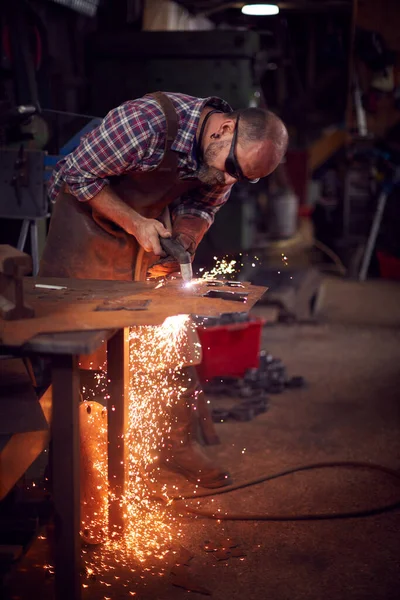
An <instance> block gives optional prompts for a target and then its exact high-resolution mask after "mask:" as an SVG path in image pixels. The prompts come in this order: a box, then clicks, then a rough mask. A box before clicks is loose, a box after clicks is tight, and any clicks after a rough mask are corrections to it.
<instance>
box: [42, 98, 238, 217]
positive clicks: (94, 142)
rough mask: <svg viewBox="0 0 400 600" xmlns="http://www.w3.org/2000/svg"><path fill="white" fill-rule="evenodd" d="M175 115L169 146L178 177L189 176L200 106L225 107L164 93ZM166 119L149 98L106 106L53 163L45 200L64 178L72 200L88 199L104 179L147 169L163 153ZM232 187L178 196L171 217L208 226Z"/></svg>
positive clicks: (214, 100) (208, 100)
mask: <svg viewBox="0 0 400 600" xmlns="http://www.w3.org/2000/svg"><path fill="white" fill-rule="evenodd" d="M167 95H168V96H169V98H170V100H171V101H172V103H173V105H174V107H175V110H176V112H177V115H178V120H179V129H178V134H177V137H176V139H175V141H174V143H173V144H172V150H174V151H175V152H177V154H178V175H179V178H181V179H183V178H184V179H195V178H196V175H195V172H196V170H197V168H198V162H197V157H196V151H195V148H196V130H197V126H198V123H199V119H200V114H201V111H202V109H203V108H204V106H206V105H210V106H213V107H215V108H217V109H220V110H222V111H224V112H229V111H231V110H232V109H231V107H230V106H229V104H227V103H226V102H225V101H224V100H221V99H220V98H216V97H210V98H194V97H193V96H186V95H184V94H167ZM165 135H166V119H165V116H164V113H163V111H162V109H161V107H160V105H159V104H158V103H157V102H156V100H155V99H153V98H149V97H147V98H139V99H138V100H129V101H128V102H125V103H124V104H121V106H119V107H118V108H115V109H113V110H111V111H110V112H109V113H108V114H107V116H106V117H105V118H104V119H103V121H102V123H101V124H100V125H99V127H96V129H94V130H93V131H91V132H90V133H89V134H88V135H86V136H85V137H83V138H82V140H81V142H80V144H79V146H78V147H77V148H76V150H74V151H73V152H71V154H69V155H68V156H66V157H65V158H63V159H62V160H61V161H59V162H58V163H57V165H56V167H55V170H54V172H53V175H52V178H51V180H50V183H49V194H50V199H51V200H52V201H54V200H55V199H56V197H57V194H58V193H59V192H60V190H61V188H62V185H63V183H64V182H65V183H66V184H67V185H68V186H69V189H70V191H71V193H73V194H74V196H76V197H77V198H78V200H81V201H86V200H90V199H91V198H93V196H95V195H96V194H98V193H99V192H100V191H101V190H102V188H103V187H104V186H105V185H107V184H108V183H109V181H108V179H107V178H108V177H111V176H113V175H121V174H125V173H129V172H130V171H141V172H144V171H151V170H153V169H155V168H156V167H157V165H158V164H159V163H160V162H161V159H162V157H163V154H164V142H165ZM231 188H232V186H221V185H218V186H213V187H210V186H206V185H204V184H203V185H200V186H199V187H197V188H195V189H194V190H191V191H190V192H188V193H186V194H184V195H182V196H181V197H180V198H179V199H178V200H177V201H175V202H174V203H173V204H172V206H171V209H172V217H175V216H176V215H177V214H192V215H196V216H198V217H201V218H202V219H205V220H206V221H207V222H208V223H209V225H211V223H212V222H213V220H214V215H215V213H216V212H217V211H218V210H219V208H221V206H222V205H223V204H225V202H226V201H227V200H228V198H229V194H230V191H231Z"/></svg>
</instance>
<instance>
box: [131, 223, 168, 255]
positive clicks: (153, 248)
mask: <svg viewBox="0 0 400 600" xmlns="http://www.w3.org/2000/svg"><path fill="white" fill-rule="evenodd" d="M131 233H132V235H134V236H135V238H136V239H137V241H138V242H139V244H140V245H141V246H142V247H143V248H144V249H145V250H146V252H153V254H155V255H156V256H165V252H164V251H163V249H162V248H161V244H160V237H162V238H170V237H171V234H170V232H169V231H168V229H166V228H165V227H164V225H163V224H162V223H160V221H157V220H156V219H146V217H142V216H141V217H140V218H139V219H137V220H136V219H135V223H134V227H133V229H132V232H131Z"/></svg>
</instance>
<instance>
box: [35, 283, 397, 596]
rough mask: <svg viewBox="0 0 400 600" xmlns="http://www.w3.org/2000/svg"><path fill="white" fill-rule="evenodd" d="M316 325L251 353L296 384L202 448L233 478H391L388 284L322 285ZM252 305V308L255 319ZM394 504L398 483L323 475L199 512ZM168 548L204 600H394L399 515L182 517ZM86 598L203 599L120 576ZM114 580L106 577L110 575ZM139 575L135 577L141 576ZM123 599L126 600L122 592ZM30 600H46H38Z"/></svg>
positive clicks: (393, 442) (276, 336)
mask: <svg viewBox="0 0 400 600" xmlns="http://www.w3.org/2000/svg"><path fill="white" fill-rule="evenodd" d="M326 286H327V287H326V290H325V291H326V295H325V301H324V303H323V305H322V310H321V319H322V321H321V323H320V324H317V325H312V324H306V325H290V326H286V325H274V326H271V327H266V328H265V329H264V332H263V344H262V346H263V347H264V348H265V349H267V350H268V351H270V352H271V353H272V354H273V355H275V356H278V357H280V358H282V360H283V361H284V362H285V364H286V366H287V368H288V371H289V374H291V375H296V374H300V375H303V376H304V377H305V378H306V379H307V381H308V386H307V388H305V389H301V390H290V391H289V390H288V391H286V392H285V393H283V394H281V395H277V396H271V399H270V408H269V411H268V412H267V413H265V414H264V415H261V416H259V417H257V418H256V419H255V420H253V421H252V422H250V423H230V422H228V423H224V424H221V425H219V426H218V433H219V434H220V436H221V441H222V444H221V445H220V446H218V447H214V448H208V449H207V452H209V453H210V455H212V454H215V453H216V454H217V455H218V459H219V460H220V462H221V463H223V464H224V465H227V466H228V467H229V468H230V470H231V472H232V474H233V477H234V480H235V482H240V481H243V480H247V479H250V478H253V477H258V476H260V475H262V474H268V473H274V472H277V471H280V470H283V469H287V468H289V467H294V466H297V465H304V464H307V463H313V462H317V461H335V460H359V461H371V462H374V463H381V464H383V465H386V466H389V467H392V468H393V469H396V470H397V471H398V472H399V474H400V285H396V284H389V283H386V282H376V283H368V284H365V285H360V284H357V283H351V282H345V281H340V280H334V279H331V280H328V281H327V284H326ZM262 311H263V309H262V307H261V308H257V310H256V312H257V313H258V314H259V313H260V312H261V313H262ZM396 498H400V485H399V482H398V481H397V482H396V481H394V480H391V479H390V478H389V477H386V476H384V475H380V474H379V473H371V472H367V471H362V472H355V471H350V470H341V471H339V470H337V469H335V470H324V471H322V470H321V471H315V472H307V473H300V474H296V475H293V476H289V477H286V478H283V479H279V480H275V481H273V482H270V483H267V484H262V485H259V486H257V487H253V488H247V489H245V490H241V491H238V492H234V493H232V494H229V495H226V496H220V497H219V498H218V499H216V500H215V501H214V502H213V503H211V502H210V501H207V502H204V506H205V507H210V506H211V505H212V507H213V508H216V507H219V508H221V511H222V512H225V511H227V512H230V511H232V512H238V511H251V512H263V513H271V514H277V513H278V514H282V513H285V514H288V513H297V512H309V513H313V512H320V511H324V512H326V511H341V510H342V511H347V510H356V509H361V508H368V507H373V506H376V505H380V504H382V503H387V502H390V501H395V500H396ZM227 537H229V538H233V539H234V540H235V541H236V542H237V543H239V544H240V547H241V549H242V550H243V551H244V552H245V554H246V556H245V557H244V558H242V559H241V558H238V557H237V558H233V557H231V558H229V559H228V560H225V561H217V560H216V558H215V556H214V555H213V554H212V553H206V552H205V551H204V550H203V549H202V546H203V545H204V542H205V541H206V540H211V541H212V542H220V541H223V540H224V539H225V538H227ZM180 542H181V543H182V544H183V545H184V546H185V547H186V548H188V549H190V550H191V551H192V552H193V554H194V557H193V559H192V560H191V563H190V568H188V567H184V569H185V570H186V572H188V573H191V576H192V577H193V579H194V580H195V581H196V582H197V583H199V584H201V585H202V586H205V587H206V588H208V590H209V591H210V593H211V594H212V598H213V599H214V600H228V599H230V600H243V599H246V600H258V599H260V600H261V599H262V600H264V599H270V600H303V599H304V600H321V599H322V598H323V599H324V600H343V599H344V598H345V599H347V600H367V599H371V600H398V599H399V598H400V512H399V511H397V512H391V513H387V514H383V515H378V516H374V517H369V518H364V519H350V520H331V521H319V522H278V523H272V522H215V521H207V520H203V519H198V520H195V521H193V520H190V521H184V522H183V525H182V538H181V540H180ZM118 572H119V576H120V577H121V579H120V581H122V580H123V581H128V576H129V578H130V583H129V586H127V585H126V584H123V585H120V584H116V582H115V579H113V577H111V579H107V577H108V575H107V574H106V573H105V574H104V577H103V580H104V581H105V582H107V581H110V582H111V583H112V586H111V587H104V586H103V585H101V586H100V585H99V583H98V582H97V583H94V584H92V585H89V587H88V588H87V589H85V590H84V596H83V597H84V598H90V599H92V598H121V599H122V598H131V597H132V594H133V592H136V596H135V597H136V598H138V599H143V600H147V599H159V600H169V599H177V600H180V599H182V600H183V599H185V598H189V597H199V598H200V597H201V596H200V595H198V594H196V595H194V594H193V593H189V592H187V591H185V590H183V589H180V588H177V587H174V586H172V585H171V581H172V577H170V576H168V575H166V576H164V577H162V578H160V577H155V576H154V575H151V573H150V572H145V573H144V579H140V575H138V573H136V575H132V574H129V573H127V572H126V570H125V571H123V570H121V571H118ZM114 574H115V573H114ZM142 574H143V573H142ZM127 590H130V591H131V592H132V594H129V593H128V592H127ZM41 597H42V598H44V597H45V596H44V595H42V596H41Z"/></svg>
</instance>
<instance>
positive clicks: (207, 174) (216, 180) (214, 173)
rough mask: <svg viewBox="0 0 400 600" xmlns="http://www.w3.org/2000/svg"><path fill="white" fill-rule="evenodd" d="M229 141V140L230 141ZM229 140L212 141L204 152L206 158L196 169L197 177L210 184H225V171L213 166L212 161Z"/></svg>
mask: <svg viewBox="0 0 400 600" xmlns="http://www.w3.org/2000/svg"><path fill="white" fill-rule="evenodd" d="M228 143H229V142H228ZM226 145H227V142H211V144H209V146H208V147H207V150H206V151H205V153H204V160H203V162H202V163H201V164H200V166H199V168H198V169H197V171H196V176H197V179H199V180H200V181H201V182H202V183H205V184H206V185H209V186H214V185H225V173H224V172H223V171H220V170H219V169H216V168H215V167H212V166H211V165H210V162H211V161H212V160H213V159H215V158H216V157H217V156H218V154H219V153H220V152H221V150H222V149H223V148H225V147H226Z"/></svg>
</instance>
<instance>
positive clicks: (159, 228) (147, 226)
mask: <svg viewBox="0 0 400 600" xmlns="http://www.w3.org/2000/svg"><path fill="white" fill-rule="evenodd" d="M88 204H89V205H90V206H91V207H92V209H93V211H94V212H95V213H97V214H98V215H100V217H102V218H103V219H107V220H108V221H112V222H113V223H115V224H116V225H119V227H121V228H122V229H124V230H125V231H126V232H127V233H128V234H130V235H133V236H134V237H135V238H136V239H137V241H138V242H139V244H140V245H141V246H142V248H144V250H145V251H146V252H153V254H156V255H157V256H161V255H163V251H162V248H161V245H160V237H164V238H167V237H171V234H170V232H169V231H168V230H167V229H166V228H165V227H164V225H163V224H162V223H160V221H157V220H156V219H147V218H146V217H143V216H142V215H140V214H139V213H138V212H136V211H135V210H134V209H133V208H131V207H130V206H128V205H127V204H125V202H123V201H122V200H121V199H120V198H119V197H118V195H117V194H116V193H115V192H113V191H112V189H111V188H110V186H108V185H107V186H105V187H104V188H103V189H102V190H101V192H99V193H98V194H96V196H94V197H93V198H92V199H91V200H88Z"/></svg>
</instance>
